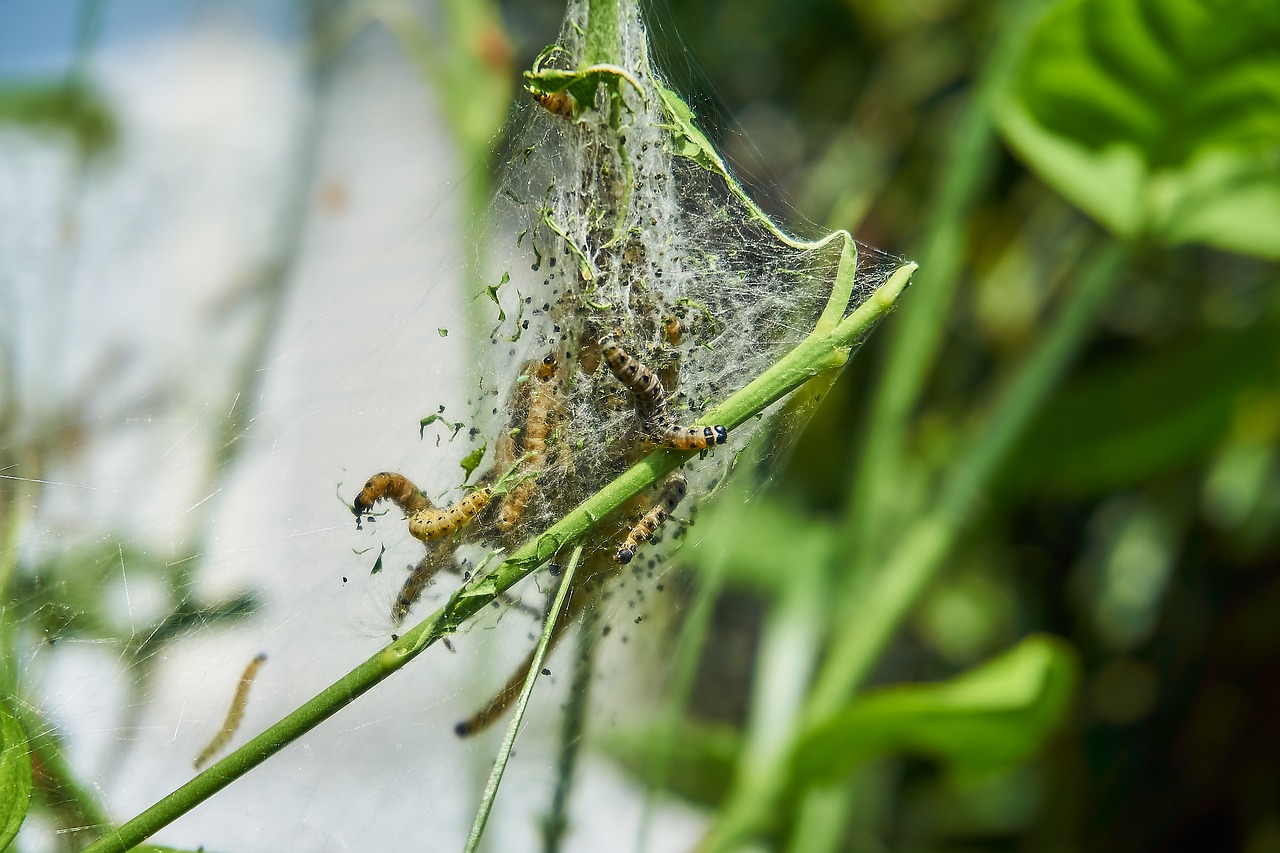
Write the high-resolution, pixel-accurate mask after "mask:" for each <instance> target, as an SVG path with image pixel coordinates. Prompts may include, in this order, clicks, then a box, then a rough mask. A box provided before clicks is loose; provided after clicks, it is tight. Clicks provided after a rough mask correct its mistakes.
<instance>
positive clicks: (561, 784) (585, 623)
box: [542, 607, 600, 853]
mask: <svg viewBox="0 0 1280 853" xmlns="http://www.w3.org/2000/svg"><path fill="white" fill-rule="evenodd" d="M599 630H600V611H599V610H598V609H596V608H594V607H589V608H587V609H586V611H585V612H584V613H583V614H582V622H581V624H580V625H579V626H578V641H577V644H576V645H577V655H576V659H575V660H574V662H573V679H572V682H571V683H570V684H569V698H568V700H567V701H566V703H565V709H564V721H563V723H562V724H561V726H560V756H559V758H558V759H557V761H556V787H555V791H554V792H552V795H551V808H550V810H549V811H548V812H547V817H546V819H545V820H544V821H543V822H542V851H543V853H560V850H561V849H562V846H563V844H564V838H565V833H566V832H567V831H568V829H569V796H570V794H571V793H572V792H573V780H574V777H575V776H576V775H577V768H578V753H579V751H580V749H581V747H582V738H583V733H584V732H585V731H586V727H587V705H588V703H589V702H590V701H591V677H592V675H593V674H594V669H595V656H596V642H597V640H598V638H599V636H600V635H599Z"/></svg>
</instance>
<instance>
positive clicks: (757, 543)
mask: <svg viewBox="0 0 1280 853" xmlns="http://www.w3.org/2000/svg"><path fill="white" fill-rule="evenodd" d="M698 533H699V534H704V533H705V535H700V536H699V540H700V541H705V542H707V543H711V548H714V550H715V551H716V554H715V555H712V554H710V553H709V551H710V548H708V549H702V548H698V547H693V548H688V549H685V550H684V551H683V552H681V556H682V558H685V559H686V560H687V561H688V562H690V563H692V564H694V565H697V564H698V563H699V562H700V561H702V560H705V559H708V558H710V559H714V560H716V561H717V563H719V561H720V560H723V565H724V572H725V576H726V577H727V578H729V579H732V580H733V581H735V582H737V583H740V584H744V585H746V586H749V587H752V588H754V589H757V590H776V589H778V588H780V587H782V586H785V585H790V584H794V583H798V582H801V579H802V578H803V577H804V576H805V574H806V573H808V572H811V571H813V570H816V569H819V568H821V567H823V566H827V565H831V564H832V552H833V550H834V549H835V547H836V534H835V529H834V528H833V526H832V525H831V524H828V523H826V522H824V521H821V520H818V519H815V518H814V517H813V516H812V515H806V514H803V513H801V512H799V511H798V510H797V508H796V507H795V506H793V505H791V504H787V503H783V502H781V501H778V500H773V499H770V498H768V497H762V496H756V497H753V498H751V499H750V500H748V501H747V502H745V503H739V502H738V501H735V500H722V501H719V502H718V503H717V504H715V505H714V506H713V508H712V509H710V510H709V511H708V514H707V516H706V517H705V518H699V520H698Z"/></svg>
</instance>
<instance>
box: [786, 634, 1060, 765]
mask: <svg viewBox="0 0 1280 853" xmlns="http://www.w3.org/2000/svg"><path fill="white" fill-rule="evenodd" d="M1075 683H1076V663H1075V656H1074V653H1073V652H1072V650H1071V648H1070V646H1068V645H1067V644H1066V643H1064V642H1063V641H1061V640H1059V639H1057V638H1054V637H1049V636H1045V635H1037V636H1033V637H1030V638H1028V639H1026V640H1024V641H1023V642H1022V643H1020V644H1018V645H1017V646H1016V647H1014V648H1013V650H1011V651H1009V652H1007V653H1005V654H1004V655H1002V656H1000V657H998V658H996V659H995V660H993V661H990V662H988V663H986V664H984V665H983V666H981V667H978V668H976V669H972V670H970V671H968V672H966V673H964V674H962V675H960V676H958V677H956V678H954V679H952V680H950V681H944V682H940V683H936V684H912V685H905V686H900V687H897V686H895V687H885V688H882V689H879V690H874V691H870V692H868V693H866V694H864V695H863V696H862V697H860V698H858V699H856V700H855V701H854V702H853V704H851V705H849V706H847V707H846V708H845V709H844V710H842V711H840V712H838V713H836V714H835V715H833V716H832V717H831V718H830V719H828V720H826V721H825V722H822V723H820V724H818V725H817V726H815V727H814V728H812V729H811V730H810V731H809V732H808V733H807V734H806V735H805V736H804V737H803V738H802V739H801V741H800V742H799V744H798V745H797V747H796V750H795V753H794V756H793V762H792V780H793V785H795V786H797V787H803V786H808V785H811V784H814V783H820V782H830V781H834V780H837V779H839V778H841V777H843V776H845V775H847V774H848V773H850V772H851V771H853V770H854V769H856V768H857V767H858V765H860V764H863V763H865V762H867V761H870V760H872V759H875V758H878V757H880V756H884V755H890V754H894V753H903V752H905V753H912V754H917V755H924V756H928V757H931V758H935V759H937V760H939V761H942V762H944V763H946V764H948V765H950V766H951V767H952V769H954V770H957V771H961V772H969V773H981V772H988V771H993V770H997V769H1000V768H1003V767H1007V766H1009V765H1011V764H1014V763H1016V762H1018V761H1020V760H1022V759H1023V758H1025V757H1026V756H1028V755H1029V754H1030V753H1031V752H1032V751H1034V750H1035V749H1036V748H1037V747H1038V746H1039V745H1040V743H1041V742H1042V741H1043V740H1044V738H1045V736H1046V735H1048V734H1049V732H1050V731H1051V730H1052V729H1053V727H1054V726H1055V725H1056V724H1057V723H1058V721H1059V720H1060V719H1061V718H1062V715H1063V713H1064V712H1065V711H1066V708H1067V704H1068V703H1069V702H1070V701H1071V697H1072V695H1073V694H1074V692H1075Z"/></svg>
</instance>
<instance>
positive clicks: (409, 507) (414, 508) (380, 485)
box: [351, 471, 435, 527]
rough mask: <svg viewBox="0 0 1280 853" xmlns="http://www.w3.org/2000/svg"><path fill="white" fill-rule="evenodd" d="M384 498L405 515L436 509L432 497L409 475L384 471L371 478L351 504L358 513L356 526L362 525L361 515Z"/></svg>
mask: <svg viewBox="0 0 1280 853" xmlns="http://www.w3.org/2000/svg"><path fill="white" fill-rule="evenodd" d="M383 500H386V501H391V502H392V503H393V504H395V505H396V506H398V507H400V509H402V510H404V514H405V515H412V514H414V513H417V512H422V511H424V510H432V509H435V506H434V505H433V504H432V503H431V501H430V499H428V498H427V496H426V495H424V494H423V493H422V492H420V491H418V487H417V486H415V485H414V484H413V483H412V482H410V481H409V478H408V477H406V476H405V475H403V474H396V473H393V472H391V471H383V472H382V473H381V474H374V475H373V476H372V477H370V478H369V481H368V482H367V483H365V484H364V488H363V489H361V490H360V494H358V495H356V499H355V501H354V502H353V503H352V505H351V507H352V510H353V511H354V512H355V514H356V527H359V526H360V516H362V515H364V514H365V513H366V512H368V511H369V510H371V509H373V505H374V504H376V503H377V502H378V501H383Z"/></svg>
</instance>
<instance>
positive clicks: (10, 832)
mask: <svg viewBox="0 0 1280 853" xmlns="http://www.w3.org/2000/svg"><path fill="white" fill-rule="evenodd" d="M30 804H31V752H30V748H29V747H28V745H27V736H26V733H25V732H23V730H22V725H21V724H20V723H19V722H18V720H17V719H16V718H15V717H14V716H13V715H12V714H11V713H10V712H9V708H8V706H6V705H5V704H4V703H3V702H0V850H5V849H8V847H9V843H10V842H12V841H13V839H14V837H15V836H17V834H18V828H19V827H21V826H22V821H23V819H24V818H25V817H26V816H27V808H28V806H29V805H30Z"/></svg>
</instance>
